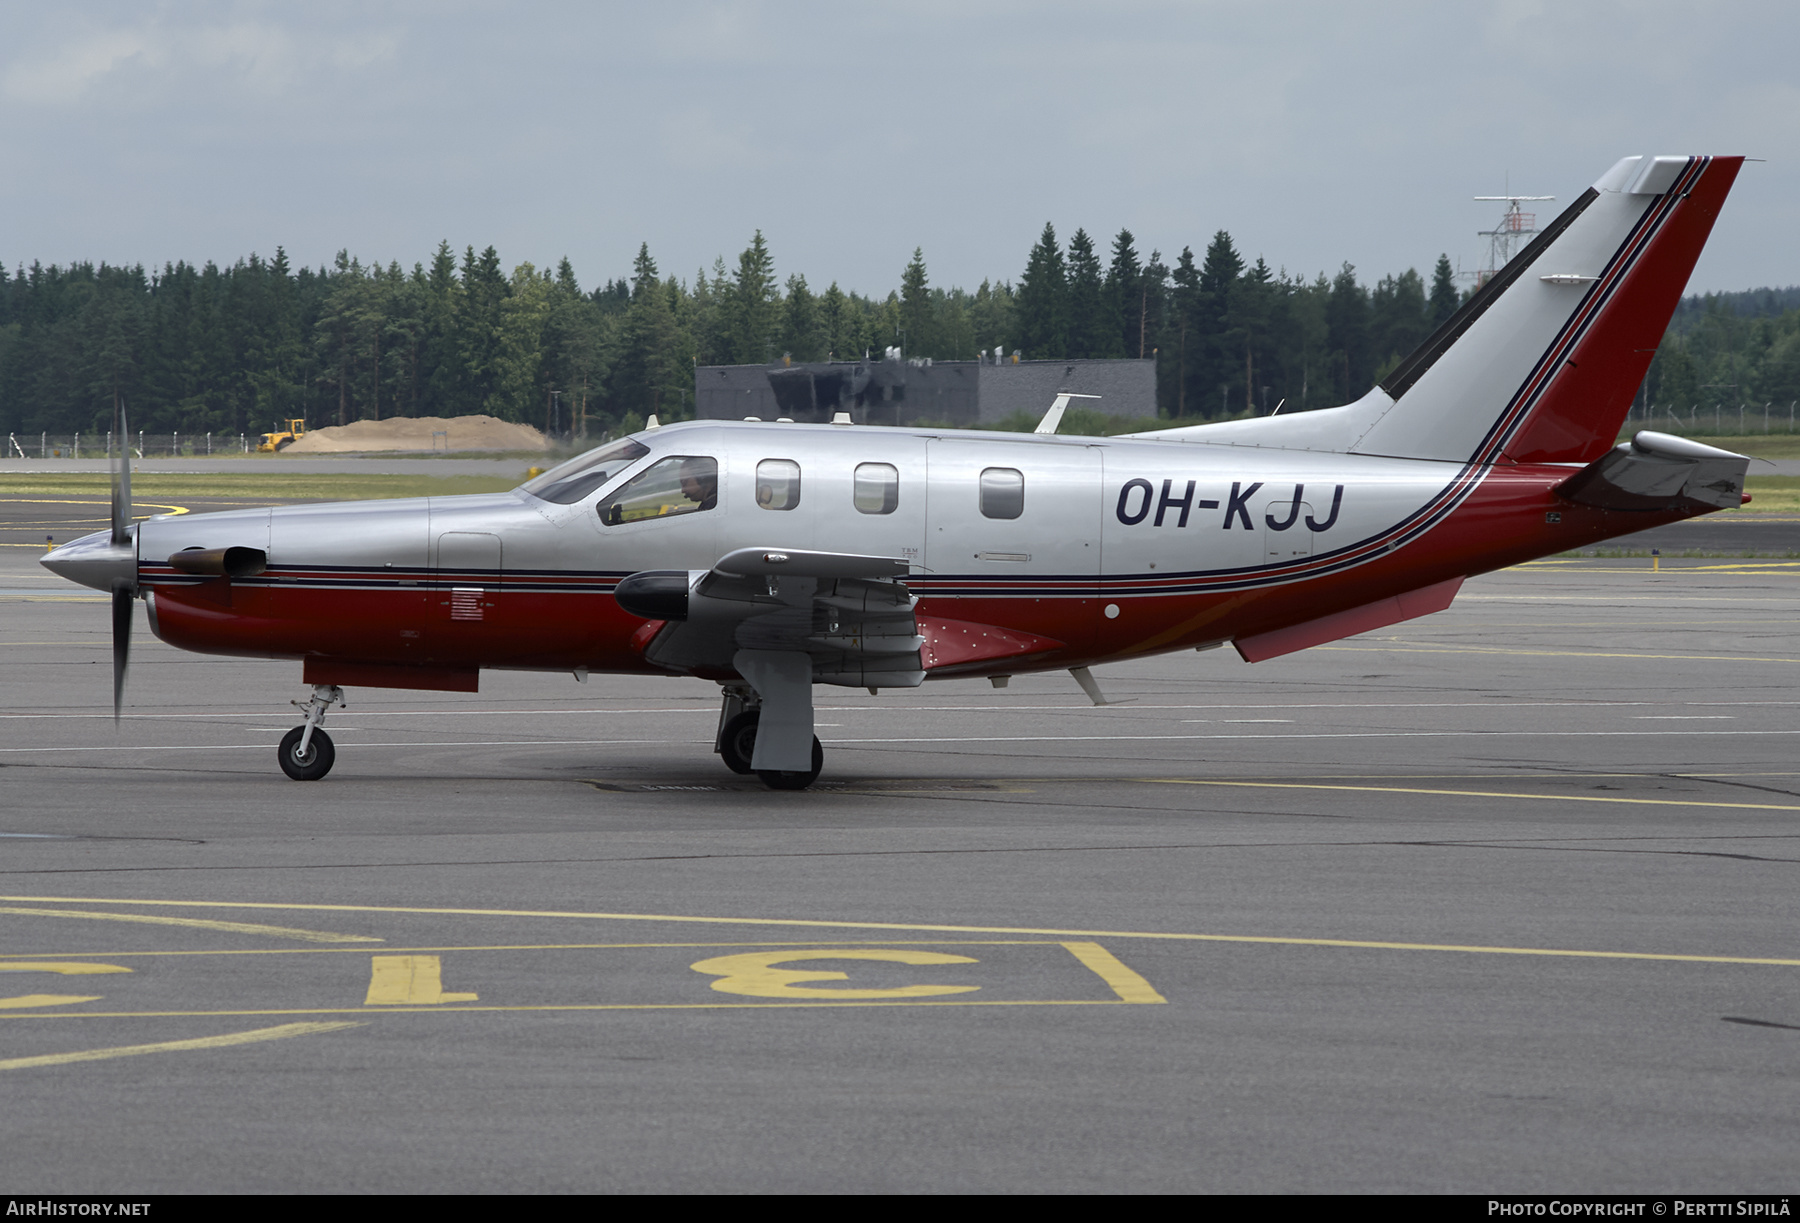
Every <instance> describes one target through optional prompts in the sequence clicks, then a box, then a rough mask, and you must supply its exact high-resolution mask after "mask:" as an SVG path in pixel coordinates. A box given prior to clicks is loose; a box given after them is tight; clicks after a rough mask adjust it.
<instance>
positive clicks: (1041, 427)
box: [1032, 391, 1100, 433]
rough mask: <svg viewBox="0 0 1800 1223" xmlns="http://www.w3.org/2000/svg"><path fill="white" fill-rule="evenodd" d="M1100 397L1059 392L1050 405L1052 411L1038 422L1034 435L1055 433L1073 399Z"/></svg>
mask: <svg viewBox="0 0 1800 1223" xmlns="http://www.w3.org/2000/svg"><path fill="white" fill-rule="evenodd" d="M1098 398H1100V396H1098V395H1077V394H1076V393H1075V392H1073V391H1058V392H1057V393H1056V399H1055V400H1054V401H1053V402H1052V403H1051V404H1050V410H1049V411H1048V412H1046V413H1044V419H1042V420H1040V421H1039V422H1038V426H1037V428H1035V429H1033V430H1032V432H1033V433H1055V432H1056V427H1057V426H1058V425H1060V424H1062V418H1063V409H1065V408H1067V407H1068V406H1069V400H1071V399H1098Z"/></svg>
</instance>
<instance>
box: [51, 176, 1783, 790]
mask: <svg viewBox="0 0 1800 1223" xmlns="http://www.w3.org/2000/svg"><path fill="white" fill-rule="evenodd" d="M1742 160H1743V159H1742V158H1738V157H1629V158H1626V159H1625V160H1623V161H1621V162H1619V163H1618V164H1617V165H1615V166H1614V167H1613V168H1612V169H1611V170H1609V171H1607V173H1606V174H1605V175H1604V176H1603V177H1602V178H1601V179H1600V181H1599V182H1597V183H1595V184H1594V186H1593V187H1592V188H1591V189H1590V190H1588V191H1587V192H1585V193H1584V194H1583V195H1582V196H1581V197H1580V198H1579V199H1578V200H1576V201H1575V203H1574V204H1573V205H1572V206H1571V207H1570V208H1569V209H1568V210H1567V211H1565V212H1564V213H1563V214H1562V215H1561V216H1559V217H1558V218H1557V219H1556V221H1555V222H1554V223H1553V224H1552V225H1551V226H1550V227H1549V228H1548V229H1546V230H1545V231H1544V232H1543V233H1542V234H1540V235H1539V236H1538V237H1537V238H1536V239H1535V240H1534V241H1533V242H1532V243H1531V245H1530V246H1528V247H1526V248H1525V250H1523V251H1522V252H1520V254H1519V255H1518V256H1517V257H1515V258H1514V259H1513V260H1512V261H1511V262H1510V263H1508V264H1507V265H1506V267H1505V268H1503V269H1502V270H1501V271H1500V272H1499V274H1498V275H1496V276H1495V277H1494V278H1493V279H1492V280H1490V281H1489V282H1488V283H1487V284H1486V285H1484V286H1483V287H1482V288H1481V289H1479V290H1478V291H1477V292H1476V293H1475V294H1474V295H1473V296H1472V297H1470V299H1469V300H1468V301H1467V302H1466V303H1464V304H1463V306H1462V308H1461V309H1459V310H1458V311H1457V312H1456V314H1455V315H1454V316H1453V317H1452V318H1450V319H1449V320H1448V321H1446V322H1445V323H1444V325H1443V326H1442V327H1440V328H1439V329H1438V331H1437V332H1436V333H1435V334H1434V335H1432V336H1431V338H1430V339H1428V340H1427V341H1426V342H1425V343H1424V344H1423V345H1422V346H1421V347H1420V348H1419V349H1418V350H1417V351H1416V352H1414V353H1412V354H1411V355H1410V356H1408V357H1407V358H1406V359H1405V360H1404V361H1402V362H1401V364H1400V365H1399V367H1398V368H1397V369H1395V370H1394V371H1393V372H1392V373H1391V374H1389V375H1388V377H1387V378H1386V379H1384V380H1383V381H1382V383H1381V384H1380V385H1379V386H1377V387H1375V388H1374V389H1373V390H1371V391H1370V392H1369V393H1368V394H1367V395H1365V396H1364V397H1363V398H1362V399H1360V400H1358V401H1356V402H1355V403H1351V404H1347V405H1345V406H1343V407H1338V408H1328V409H1323V410H1320V411H1313V412H1306V413H1299V414H1295V415H1290V416H1280V415H1277V416H1269V417H1262V418H1257V419H1252V420H1240V421H1231V422H1225V423H1219V424H1212V425H1198V426H1189V427H1183V428H1169V429H1158V430H1155V431H1152V432H1148V433H1139V434H1135V435H1132V436H1127V437H1113V438H1083V437H1063V436H1057V435H1055V434H1054V424H1053V422H1052V418H1053V417H1056V416H1058V415H1060V413H1059V412H1057V411H1056V410H1054V409H1053V410H1052V412H1051V415H1050V416H1049V417H1046V421H1045V425H1046V426H1048V428H1047V429H1045V431H1043V432H1040V433H1039V434H1036V435H1025V434H1009V433H979V432H962V431H956V430H949V431H945V430H931V429H904V428H872V427H866V426H860V425H854V424H851V423H850V422H849V418H848V417H847V416H843V415H840V417H839V418H838V421H837V422H836V423H834V424H829V425H805V424H791V423H770V424H764V423H752V422H729V423H727V422H710V421H699V422H688V423H682V424H672V425H669V426H667V427H663V428H652V429H649V430H646V431H644V432H641V433H638V434H634V435H633V436H631V437H628V438H624V439H622V440H619V441H615V442H613V443H611V444H609V445H606V446H603V447H601V448H600V449H598V450H594V451H592V452H590V453H588V454H584V455H582V456H580V457H579V458H576V459H573V460H571V461H569V462H567V463H564V464H562V465H561V466H559V467H556V468H554V469H552V470H551V471H549V472H547V473H545V474H543V475H540V476H538V477H537V478H535V479H532V480H530V481H528V482H527V483H525V484H522V485H520V486H519V487H518V488H517V489H514V490H513V491H512V492H508V493H499V494H493V495H487V496H467V497H431V498H421V499H418V500H411V501H384V502H357V503H344V504H334V505H308V506H294V507H287V508H277V509H264V510H254V511H232V512H228V513H218V514H204V515H193V516H180V517H170V518H152V519H150V520H148V521H146V522H143V523H141V524H138V525H136V526H133V525H131V523H130V493H129V471H128V470H127V469H126V468H124V467H123V466H122V467H121V471H120V475H119V480H118V488H117V491H116V493H115V497H114V509H113V529H112V530H111V531H110V532H104V531H103V532H99V533H97V534H95V535H90V536H88V537H86V538H84V539H80V540H77V541H75V542H73V543H70V544H66V545H64V546H63V547H60V548H58V549H56V550H55V551H53V552H51V553H49V554H47V555H46V556H45V557H43V563H44V564H45V565H47V566H48V567H49V568H51V569H52V570H54V571H56V572H57V573H60V574H63V575H64V576H66V577H69V578H71V579H73V580H75V581H77V582H81V583H84V584H86V585H89V586H93V587H97V588H99V589H102V590H110V591H111V592H112V593H113V608H114V612H113V632H114V674H115V681H114V712H115V715H116V713H117V711H118V704H119V699H120V691H121V687H120V685H121V684H122V682H123V678H124V671H125V664H126V649H127V644H128V642H129V637H130V630H131V614H132V604H133V600H134V599H137V598H141V599H143V600H144V602H145V603H146V605H147V606H148V608H149V615H150V625H151V628H152V629H153V630H154V631H155V633H156V635H157V636H158V637H160V638H162V640H164V641H166V642H168V643H170V644H171V645H176V646H179V647H181V648H183V649H188V650H197V651H201V652H204V653H213V654H235V655H240V656H244V657H258V658H298V659H300V660H302V662H303V665H304V678H305V682H306V683H308V684H310V685H312V697H311V701H310V702H309V703H307V704H306V706H305V717H304V721H303V723H302V724H301V725H300V726H297V727H295V728H294V729H293V730H292V731H290V732H289V733H288V735H287V737H286V738H284V739H283V740H282V742H281V746H280V749H279V756H280V762H281V767H282V769H283V770H284V771H285V772H286V773H287V774H288V776H290V777H292V778H295V779H297V780H313V779H317V778H320V777H323V776H324V775H325V774H326V773H327V772H328V771H329V770H330V769H331V766H332V762H333V759H334V749H333V746H332V743H331V740H330V738H329V737H328V736H327V735H326V734H325V732H324V731H323V730H322V729H321V723H322V722H323V720H324V716H325V712H326V710H327V709H329V708H330V707H331V706H332V705H333V704H338V703H341V702H342V699H343V694H342V689H341V686H342V685H359V684H360V685H370V686H375V687H390V688H416V689H435V690H447V691H457V692H474V691H476V688H477V680H478V676H479V672H480V671H481V670H482V669H483V668H500V669H513V670H535V671H572V672H574V673H575V674H576V676H577V677H578V678H585V677H586V675H587V674H588V673H590V672H596V673H599V672H610V673H663V674H679V675H691V676H697V677H700V678H702V679H707V680H713V681H716V682H718V683H719V684H720V686H721V688H722V695H723V700H722V708H721V712H720V719H719V727H718V734H717V737H716V739H715V741H714V750H715V751H716V752H718V753H719V754H720V755H721V756H722V757H723V758H724V761H725V763H726V765H727V766H729V767H730V768H732V769H733V770H735V771H737V772H740V773H747V772H751V771H754V772H756V773H758V774H759V775H760V776H761V777H762V779H763V780H764V781H765V782H766V783H767V784H769V785H771V786H774V787H776V788H780V789H800V788H803V787H805V786H807V785H810V784H811V783H812V781H813V779H814V778H816V777H817V776H818V773H819V769H820V766H821V763H822V760H823V753H822V751H821V749H820V747H819V742H818V740H817V739H816V738H815V737H814V735H813V703H812V690H813V685H814V684H817V683H826V684H841V685H847V686H855V687H866V688H868V689H869V690H870V691H871V692H874V691H877V690H879V689H881V688H891V687H901V688H905V687H913V686H916V685H918V684H919V683H921V682H922V681H924V680H926V679H932V678H939V677H944V676H986V677H990V678H993V679H995V680H996V681H999V680H1000V679H1001V677H1004V676H1009V675H1013V674H1016V673H1020V672H1028V671H1045V670H1052V669H1068V670H1071V671H1073V672H1074V674H1075V677H1076V678H1077V680H1079V681H1080V682H1081V684H1082V687H1083V688H1084V689H1086V690H1087V692H1088V694H1089V695H1090V696H1091V697H1093V698H1094V699H1095V700H1099V689H1098V686H1097V685H1096V684H1095V683H1094V681H1093V678H1092V676H1091V674H1090V673H1089V671H1088V670H1087V668H1088V667H1089V666H1091V665H1092V664H1095V663H1099V662H1105V661H1107V660H1111V659H1124V658H1134V657H1139V656H1143V655H1148V654H1156V653H1162V652H1169V651H1175V650H1189V649H1195V648H1207V647H1209V646H1214V645H1222V644H1224V643H1227V642H1229V643H1231V644H1232V645H1234V646H1235V647H1236V648H1237V651H1238V652H1239V653H1240V654H1241V655H1242V656H1243V657H1244V658H1245V659H1246V660H1248V661H1250V662H1257V661H1261V660H1263V659H1267V658H1273V657H1276V656H1278V655H1281V654H1287V653H1290V652H1292V651H1295V650H1300V649H1304V648H1306V647H1308V646H1313V645H1319V644H1321V643H1324V642H1328V641H1334V640H1337V639H1339V638H1342V637H1347V636H1350V635H1352V634H1355V633H1361V632H1366V631H1368V630H1370V629H1375V628H1379V627H1381V626H1383V625H1387V624H1392V623H1395V622H1397V621H1401V620H1405V619H1409V618H1411V617H1414V616H1421V615H1425V614H1427V613H1429V612H1434V611H1439V610H1442V609H1443V608H1445V607H1448V606H1449V605H1450V602H1451V600H1452V599H1453V598H1454V597H1455V595H1456V591H1457V588H1458V587H1459V586H1460V585H1461V583H1462V582H1463V580H1464V579H1465V578H1466V577H1468V576H1469V575H1471V574H1477V573H1484V572H1488V571H1490V570H1494V569H1499V568H1502V567H1504V566H1507V565H1513V564H1516V563H1518V562H1520V561H1524V560H1529V559H1531V558H1533V557H1539V556H1545V555H1548V554H1552V553H1556V552H1561V551H1564V550H1567V549H1570V548H1575V547H1579V546H1582V545H1585V544H1591V543H1594V542H1595V541H1598V540H1603V539H1607V538H1610V537H1612V536H1616V535H1623V534H1627V533H1629V532H1633V531H1639V530H1643V529H1644V528H1646V527H1651V526H1656V525H1659V524H1662V523H1667V522H1674V521H1678V520H1680V519H1683V518H1688V517H1691V516H1693V515H1696V514H1705V513H1710V512H1712V511H1714V510H1718V509H1724V508H1728V507H1730V506H1735V505H1738V504H1740V502H1741V501H1742V500H1744V499H1745V498H1744V497H1743V486H1744V473H1745V470H1746V468H1747V467H1748V462H1749V461H1748V460H1747V459H1745V458H1744V457H1743V456H1740V455H1735V454H1732V453H1730V452H1728V451H1724V450H1716V449H1713V448H1712V447H1709V446H1703V445H1700V444H1698V443H1694V442H1690V441H1685V440H1683V439H1681V438H1676V437H1671V436H1667V435H1664V434H1657V433H1649V432H1643V433H1639V434H1637V435H1636V436H1635V437H1634V438H1633V439H1632V441H1630V442H1629V443H1625V444H1621V445H1617V446H1615V445H1614V440H1615V438H1616V437H1617V435H1618V431H1619V429H1620V427H1621V425H1622V424H1623V422H1624V419H1625V416H1626V412H1627V409H1628V408H1629V406H1630V404H1631V401H1632V398H1633V396H1634V394H1635V393H1636V390H1637V387H1638V386H1639V384H1640V383H1641V382H1642V380H1643V377H1644V373H1645V370H1646V368H1647V367H1648V365H1649V363H1650V358H1651V355H1652V354H1653V353H1654V352H1655V350H1656V347H1657V344H1658V343H1659V342H1660V341H1661V339H1662V334H1663V330H1664V328H1665V327H1666V326H1667V324H1668V320H1669V317H1670V315H1671V313H1672V312H1673V311H1674V308H1675V305H1676V303H1677V302H1678V300H1679V298H1680V295H1681V292H1682V290H1683V288H1684V287H1685V285H1686V283H1687V278H1688V275H1689V273H1690V272H1691V271H1692V269H1693V266H1694V261H1695V260H1696V259H1697V258H1698V256H1699V254H1700V250H1701V247H1702V246H1703V245H1704V244H1705V241H1706V238H1707V235H1708V233H1709V232H1710V231H1711V229H1712V225H1713V221H1714V218H1715V217H1716V216H1717V215H1718V211H1719V208H1720V206H1721V204H1722V203H1723V202H1724V199H1725V196H1726V193H1727V192H1728V191H1729V190H1730V187H1731V184H1732V181H1733V179H1734V178H1735V177H1736V175H1737V172H1738V169H1739V167H1740V165H1741V163H1742ZM1060 402H1061V401H1059V405H1058V406H1059V407H1060ZM121 427H123V426H122V423H121ZM1040 428H1041V429H1042V428H1044V427H1043V426H1041V427H1040ZM296 703H298V702H296Z"/></svg>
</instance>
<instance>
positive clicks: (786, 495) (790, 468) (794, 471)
mask: <svg viewBox="0 0 1800 1223" xmlns="http://www.w3.org/2000/svg"><path fill="white" fill-rule="evenodd" d="M756 504H758V505H759V506H761V507H762V508H763V509H765V510H791V509H793V508H794V507H795V506H796V505H799V504H800V464H798V463H796V462H794V461H793V460H792V459H764V460H763V461H762V462H760V463H758V464H757V465H756Z"/></svg>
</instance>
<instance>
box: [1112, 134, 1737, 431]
mask: <svg viewBox="0 0 1800 1223" xmlns="http://www.w3.org/2000/svg"><path fill="white" fill-rule="evenodd" d="M1743 160H1744V159H1743V158H1741V157H1627V158H1625V159H1624V160H1623V161H1621V162H1619V163H1618V164H1617V165H1615V166H1614V167H1613V168H1612V169H1611V170H1609V171H1607V173H1606V174H1604V175H1603V176H1601V178H1600V181H1598V182H1596V183H1595V184H1594V185H1593V186H1592V187H1591V188H1589V189H1588V190H1587V191H1585V192H1583V193H1582V195H1581V197H1580V198H1579V199H1577V200H1576V201H1575V202H1574V203H1573V204H1572V205H1570V206H1569V208H1567V209H1566V210H1565V211H1564V212H1563V213H1562V215H1561V216H1559V217H1557V218H1556V220H1555V221H1553V222H1552V223H1551V224H1550V225H1549V227H1548V228H1546V229H1545V230H1544V232H1543V233H1541V234H1539V235H1538V236H1537V237H1536V238H1535V239H1534V240H1533V241H1532V242H1531V244H1530V245H1529V246H1527V247H1526V248H1525V249H1524V250H1522V251H1520V252H1519V254H1518V255H1517V256H1515V257H1514V258H1513V259H1512V260H1511V261H1509V262H1508V263H1507V264H1506V266H1505V267H1504V268H1502V269H1500V271H1499V272H1498V274H1496V275H1495V276H1494V277H1493V279H1491V280H1490V281H1488V283H1487V284H1485V285H1483V286H1482V287H1481V288H1480V289H1478V290H1476V292H1475V293H1474V294H1473V295H1472V296H1471V297H1470V298H1469V300H1468V301H1466V302H1464V303H1463V304H1462V306H1461V308H1459V309H1458V310H1457V312H1456V313H1455V314H1454V315H1452V316H1451V317H1450V318H1449V319H1447V320H1446V321H1445V322H1444V324H1443V325H1442V326H1441V327H1439V328H1438V329H1437V331H1435V332H1434V333H1432V335H1431V337H1430V338H1429V339H1427V340H1426V341H1425V342H1424V343H1423V344H1421V345H1420V346H1419V347H1418V349H1417V350H1415V351H1414V352H1412V353H1411V354H1409V355H1408V356H1407V357H1406V359H1405V360H1403V361H1402V362H1401V363H1400V364H1399V365H1398V366H1396V367H1395V369H1394V371H1393V372H1392V373H1391V374H1389V375H1388V376H1387V377H1386V378H1384V379H1383V380H1382V382H1381V384H1380V385H1379V386H1376V387H1374V388H1372V389H1371V390H1370V391H1369V393H1368V394H1367V395H1365V396H1363V397H1362V398H1361V399H1359V400H1357V401H1356V402H1355V403H1351V404H1346V405H1344V406H1343V407H1340V408H1326V409H1323V410H1321V411H1315V412H1302V413H1297V414H1295V415H1293V416H1282V417H1262V418H1260V419H1255V420H1243V421H1229V422H1223V423H1220V424H1216V425H1201V426H1196V427H1191V428H1185V429H1162V430H1156V431H1154V432H1151V433H1147V434H1138V435H1137V436H1140V437H1160V438H1168V439H1170V440H1183V441H1195V442H1215V443H1223V444H1228V445H1244V446H1271V447H1284V448H1293V449H1305V450H1329V451H1334V452H1339V453H1354V454H1367V455H1385V456H1391V457H1395V458H1412V459H1438V460H1444V461H1448V462H1459V463H1460V462H1473V463H1484V464H1485V463H1504V462H1516V463H1527V462H1529V463H1588V462H1592V461H1593V460H1595V459H1597V458H1599V457H1600V456H1601V455H1602V454H1604V453H1606V451H1607V450H1608V449H1610V448H1611V446H1612V444H1613V439H1614V438H1615V437H1616V436H1617V434H1618V431H1619V428H1620V426H1621V425H1622V424H1623V423H1624V420H1625V413H1626V412H1627V411H1628V410H1629V408H1630V406H1631V401H1632V397H1633V396H1634V395H1635V394H1636V393H1637V389H1638V387H1639V385H1641V384H1642V382H1643V380H1644V374H1645V372H1646V371H1647V370H1648V369H1649V367H1650V358H1651V357H1652V356H1654V355H1655V352H1656V347H1657V345H1658V344H1659V343H1660V342H1661V341H1662V335H1663V331H1664V329H1665V328H1667V326H1668V323H1669V318H1670V316H1671V315H1672V314H1673V313H1674V312H1675V306H1676V304H1677V303H1678V302H1679V301H1680V299H1681V293H1682V290H1683V289H1684V288H1686V286H1687V279H1688V275H1689V274H1690V273H1691V272H1692V271H1693V269H1694V263H1695V261H1696V260H1697V259H1698V258H1699V257H1700V250H1701V248H1702V247H1703V246H1705V245H1706V239H1707V237H1708V235H1709V234H1710V233H1711V232H1712V226H1713V221H1714V220H1715V219H1716V218H1717V217H1718V214H1719V208H1720V206H1721V205H1723V203H1724V201H1725V196H1726V194H1727V193H1728V192H1729V191H1730V190H1731V185H1732V182H1733V180H1734V179H1736V177H1737V172H1738V169H1739V167H1740V166H1741V165H1742V164H1743Z"/></svg>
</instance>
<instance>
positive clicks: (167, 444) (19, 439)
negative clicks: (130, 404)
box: [6, 432, 253, 461]
mask: <svg viewBox="0 0 1800 1223" xmlns="http://www.w3.org/2000/svg"><path fill="white" fill-rule="evenodd" d="M126 440H127V441H129V443H130V445H131V455H132V457H133V458H138V459H176V458H205V457H207V456H208V455H236V454H249V453H250V451H251V450H252V449H253V444H252V443H251V441H250V435H249V434H246V433H133V434H130V435H129V436H128V438H127V439H126ZM116 444H117V439H116V438H114V436H113V435H112V434H111V433H110V432H108V433H9V434H7V435H6V457H7V458H9V459H49V460H52V461H54V460H56V459H110V458H112V457H113V456H114V455H115V454H116V453H118V452H117V451H116V450H115V449H114V446H115V445H116Z"/></svg>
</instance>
